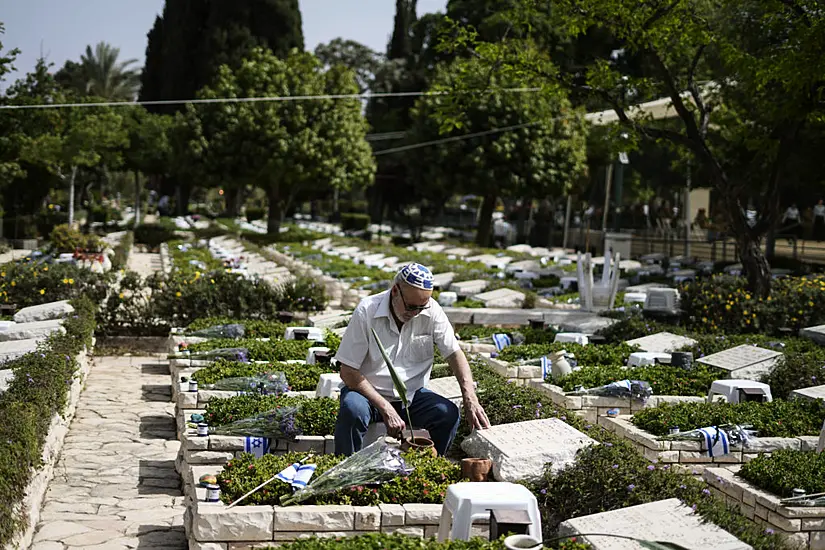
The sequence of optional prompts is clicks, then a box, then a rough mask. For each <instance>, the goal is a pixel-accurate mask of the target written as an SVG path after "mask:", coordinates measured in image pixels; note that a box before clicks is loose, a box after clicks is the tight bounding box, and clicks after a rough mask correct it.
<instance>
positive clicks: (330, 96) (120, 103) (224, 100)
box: [0, 88, 541, 111]
mask: <svg viewBox="0 0 825 550" xmlns="http://www.w3.org/2000/svg"><path fill="white" fill-rule="evenodd" d="M540 89H541V88H504V89H501V90H498V91H501V92H508V93H519V94H522V93H529V92H537V91H539V90H540ZM492 92H493V90H487V91H483V92H481V93H492ZM449 93H450V92H424V91H421V92H378V93H366V94H323V95H293V96H273V97H217V98H211V99H161V100H155V101H104V102H99V103H42V104H36V105H0V110H3V111H10V110H23V109H67V108H82V107H136V106H144V107H146V106H164V105H185V104H190V103H191V104H192V105H204V104H213V103H266V102H275V101H313V100H322V99H360V100H362V101H366V100H368V99H373V98H380V97H420V96H437V95H449ZM467 93H470V92H467Z"/></svg>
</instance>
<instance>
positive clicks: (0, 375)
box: [0, 370, 14, 393]
mask: <svg viewBox="0 0 825 550" xmlns="http://www.w3.org/2000/svg"><path fill="white" fill-rule="evenodd" d="M12 378H14V371H12V370H0V393H3V392H4V391H6V388H8V387H9V383H11V381H12Z"/></svg>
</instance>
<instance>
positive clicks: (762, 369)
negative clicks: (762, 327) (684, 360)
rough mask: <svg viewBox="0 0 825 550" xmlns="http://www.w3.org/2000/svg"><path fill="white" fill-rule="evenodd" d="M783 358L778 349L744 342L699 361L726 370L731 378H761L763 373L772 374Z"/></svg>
mask: <svg viewBox="0 0 825 550" xmlns="http://www.w3.org/2000/svg"><path fill="white" fill-rule="evenodd" d="M781 358H782V354H781V353H780V352H778V351H773V350H769V349H764V348H760V347H757V346H749V345H747V344H743V345H741V346H736V347H735V348H731V349H726V350H725V351H720V352H719V353H714V354H713V355H708V356H707V357H702V358H701V359H698V360H697V362H699V363H702V364H705V365H710V366H711V367H716V368H719V369H722V370H725V371H727V372H728V373H729V376H730V378H734V379H740V380H760V379H761V378H762V376H763V375H765V374H770V372H771V371H772V370H773V369H774V367H775V366H776V364H777V363H778V362H779V361H780V360H781Z"/></svg>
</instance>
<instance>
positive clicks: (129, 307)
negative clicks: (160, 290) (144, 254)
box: [97, 271, 169, 337]
mask: <svg viewBox="0 0 825 550" xmlns="http://www.w3.org/2000/svg"><path fill="white" fill-rule="evenodd" d="M145 289H146V282H145V281H144V280H143V279H142V278H141V277H140V275H139V274H137V273H135V272H134V271H127V272H125V273H124V274H123V277H121V279H120V288H119V289H118V291H117V292H112V293H111V294H109V296H107V298H106V301H105V302H104V303H103V305H102V307H101V308H100V310H99V311H98V313H97V322H98V326H97V333H98V334H100V335H102V336H132V337H134V336H163V335H165V334H168V332H169V328H168V326H167V325H166V324H164V322H163V320H162V319H158V318H157V317H156V316H155V315H154V313H153V305H154V304H153V302H151V301H150V296H149V295H148V294H147V293H146V292H145Z"/></svg>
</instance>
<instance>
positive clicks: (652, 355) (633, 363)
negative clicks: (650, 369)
mask: <svg viewBox="0 0 825 550" xmlns="http://www.w3.org/2000/svg"><path fill="white" fill-rule="evenodd" d="M657 359H658V360H659V362H660V363H670V354H669V353H661V352H658V351H634V352H633V353H631V354H630V359H628V360H627V366H628V367H643V366H645V365H655V364H656V360H657Z"/></svg>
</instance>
